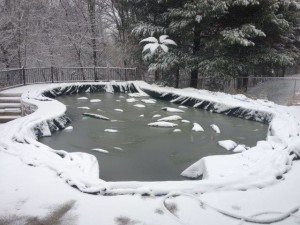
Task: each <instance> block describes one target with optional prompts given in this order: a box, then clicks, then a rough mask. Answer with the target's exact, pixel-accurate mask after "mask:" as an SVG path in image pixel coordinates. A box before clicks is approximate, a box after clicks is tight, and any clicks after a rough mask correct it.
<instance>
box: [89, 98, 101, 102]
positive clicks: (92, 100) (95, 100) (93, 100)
mask: <svg viewBox="0 0 300 225" xmlns="http://www.w3.org/2000/svg"><path fill="white" fill-rule="evenodd" d="M90 102H101V99H91V100H90Z"/></svg>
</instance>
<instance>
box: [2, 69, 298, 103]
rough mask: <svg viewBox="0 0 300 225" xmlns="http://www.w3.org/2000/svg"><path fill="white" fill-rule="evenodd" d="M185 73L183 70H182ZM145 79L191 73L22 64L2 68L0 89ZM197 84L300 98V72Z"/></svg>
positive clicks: (277, 98) (285, 99)
mask: <svg viewBox="0 0 300 225" xmlns="http://www.w3.org/2000/svg"><path fill="white" fill-rule="evenodd" d="M181 75H182V74H181ZM137 79H143V80H145V81H146V82H149V83H157V84H160V85H163V86H172V87H179V88H186V87H190V84H191V80H190V79H189V78H188V76H181V77H180V79H179V80H176V79H175V77H174V76H170V77H168V78H167V79H164V80H161V81H155V79H154V77H153V76H152V77H151V76H145V77H143V78H141V77H137V70H136V68H118V67H63V68H57V67H44V68H20V69H10V70H3V71H0V90H3V89H5V88H8V87H14V86H20V85H26V84H37V83H60V82H79V81H80V82H84V81H111V80H116V81H130V80H137ZM194 83H195V84H194V86H195V87H196V88H198V89H206V90H209V91H221V92H225V93H229V94H238V93H241V94H245V95H247V96H248V97H251V98H260V99H267V100H270V101H274V102H275V103H278V104H283V105H292V104H299V102H300V75H294V76H290V77H264V76H261V77H239V78H233V77H230V76H226V77H225V76H211V77H199V78H198V79H197V81H196V82H194Z"/></svg>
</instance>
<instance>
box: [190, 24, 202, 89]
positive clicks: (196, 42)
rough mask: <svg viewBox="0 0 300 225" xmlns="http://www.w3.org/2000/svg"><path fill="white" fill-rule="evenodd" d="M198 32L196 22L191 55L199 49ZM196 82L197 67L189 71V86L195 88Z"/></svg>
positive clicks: (199, 32) (198, 28)
mask: <svg viewBox="0 0 300 225" xmlns="http://www.w3.org/2000/svg"><path fill="white" fill-rule="evenodd" d="M200 34H201V30H200V27H199V25H198V24H196V25H195V27H194V46H193V55H194V57H195V56H196V55H197V53H198V52H199V50H200ZM197 84H198V67H197V66H196V68H194V69H192V71H191V82H190V86H191V87H193V88H197Z"/></svg>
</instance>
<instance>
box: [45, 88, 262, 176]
mask: <svg viewBox="0 0 300 225" xmlns="http://www.w3.org/2000/svg"><path fill="white" fill-rule="evenodd" d="M80 97H87V98H88V99H87V100H79V99H78V98H80ZM128 98H130V97H129V96H128V95H126V94H110V93H94V94H89V93H86V94H80V95H67V96H61V97H58V98H57V100H58V101H60V102H62V103H64V104H65V105H67V115H68V116H69V117H70V118H71V119H72V121H73V122H72V123H71V124H70V125H71V126H73V127H74V129H73V130H72V131H67V130H64V131H60V132H56V133H53V135H52V136H51V137H44V138H41V139H40V141H41V142H42V143H44V144H46V145H49V146H50V147H52V148H54V149H64V150H66V151H69V152H87V153H90V154H93V155H95V156H96V157H97V159H98V161H99V165H100V177H101V178H102V179H104V180H107V181H133V180H136V181H154V180H156V181H164V180H183V179H185V178H184V177H181V176H180V173H181V172H182V171H183V170H184V169H186V168H187V167H188V166H190V165H191V164H192V163H194V162H196V161H197V160H199V159H200V158H202V157H204V156H209V155H222V154H223V155H224V154H232V152H229V151H227V150H225V149H224V148H222V147H220V146H218V144H217V141H219V140H226V139H231V140H233V141H235V142H237V143H238V144H245V145H247V146H253V145H255V143H256V142H257V141H258V140H262V139H264V138H265V137H266V134H267V128H268V126H267V125H265V124H261V123H257V122H252V121H247V120H243V119H239V118H234V117H228V116H224V115H219V114H213V113H210V112H206V111H203V110H199V109H194V108H191V107H190V108H187V109H182V110H184V111H185V112H184V113H169V112H166V111H163V110H162V109H161V108H162V107H173V108H178V106H179V105H177V104H173V103H169V102H166V101H160V100H157V103H155V104H147V103H143V102H141V101H139V102H134V103H128V102H126V99H128ZM91 99H101V102H90V100H91ZM137 99H138V100H140V99H144V98H137ZM135 104H143V105H145V106H146V107H145V108H138V107H135V106H134V105H135ZM78 107H89V108H90V109H80V108H78ZM114 109H122V110H124V112H119V111H115V110H114ZM84 112H88V113H96V114H101V115H104V116H106V117H109V118H110V119H111V120H112V121H105V120H100V119H95V118H90V117H86V116H83V115H82V113H84ZM142 114H144V117H140V115H142ZM156 114H160V115H161V117H160V118H162V117H166V116H171V115H179V116H181V117H182V118H183V119H185V120H189V121H191V123H190V124H188V123H183V122H181V121H176V122H175V123H177V124H178V127H176V129H181V130H182V132H178V133H174V132H173V130H174V129H175V128H155V127H149V126H147V124H148V123H150V122H155V121H157V119H159V118H152V117H153V115H156ZM193 122H197V123H199V124H200V125H201V126H202V127H203V128H204V130H205V131H204V132H192V126H193V125H192V123H193ZM211 124H216V125H218V126H219V128H220V130H221V134H216V133H215V132H214V131H213V130H212V129H211V127H210V125H211ZM105 129H115V130H118V131H119V132H117V133H108V132H105V131H104V130H105ZM93 148H100V149H104V150H107V151H108V152H109V153H108V154H105V153H103V152H96V151H91V149H93Z"/></svg>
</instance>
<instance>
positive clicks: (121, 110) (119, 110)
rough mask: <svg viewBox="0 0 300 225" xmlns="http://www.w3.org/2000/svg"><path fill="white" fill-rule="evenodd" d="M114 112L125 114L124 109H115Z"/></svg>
mask: <svg viewBox="0 0 300 225" xmlns="http://www.w3.org/2000/svg"><path fill="white" fill-rule="evenodd" d="M114 110H115V111H117V112H124V110H123V109H114Z"/></svg>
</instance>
